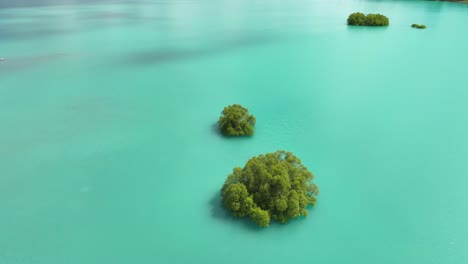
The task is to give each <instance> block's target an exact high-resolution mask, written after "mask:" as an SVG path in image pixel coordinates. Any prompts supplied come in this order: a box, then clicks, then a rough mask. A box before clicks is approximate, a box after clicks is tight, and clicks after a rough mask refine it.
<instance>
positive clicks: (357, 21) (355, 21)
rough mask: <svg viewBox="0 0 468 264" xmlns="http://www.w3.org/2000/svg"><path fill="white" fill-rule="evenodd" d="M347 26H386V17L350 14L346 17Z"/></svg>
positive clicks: (358, 13)
mask: <svg viewBox="0 0 468 264" xmlns="http://www.w3.org/2000/svg"><path fill="white" fill-rule="evenodd" d="M348 25H350V26H388V25H389V20H388V17H386V16H384V15H381V14H367V15H364V14H363V13H360V12H357V13H352V14H351V15H349V17H348Z"/></svg>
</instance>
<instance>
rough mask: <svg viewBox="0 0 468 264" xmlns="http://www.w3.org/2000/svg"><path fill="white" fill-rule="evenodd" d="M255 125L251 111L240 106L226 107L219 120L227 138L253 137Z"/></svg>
mask: <svg viewBox="0 0 468 264" xmlns="http://www.w3.org/2000/svg"><path fill="white" fill-rule="evenodd" d="M255 123H256V120H255V117H254V116H253V115H251V114H249V110H247V108H244V107H243V106H241V105H238V104H233V105H230V106H226V107H225V108H224V110H223V111H222V112H221V117H220V118H219V120H218V124H219V126H220V128H221V132H222V133H223V134H224V135H226V136H252V135H253V134H254V128H253V127H254V126H255Z"/></svg>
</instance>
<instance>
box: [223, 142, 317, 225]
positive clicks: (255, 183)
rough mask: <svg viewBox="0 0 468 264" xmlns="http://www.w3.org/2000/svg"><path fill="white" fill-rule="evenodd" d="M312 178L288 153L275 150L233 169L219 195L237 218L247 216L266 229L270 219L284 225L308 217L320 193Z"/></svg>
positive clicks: (297, 159) (294, 157)
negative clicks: (295, 219) (311, 206)
mask: <svg viewBox="0 0 468 264" xmlns="http://www.w3.org/2000/svg"><path fill="white" fill-rule="evenodd" d="M313 179H314V175H313V174H312V173H311V172H310V171H309V170H307V168H306V167H305V166H304V165H302V163H301V160H300V159H299V158H297V157H296V156H294V154H292V153H291V152H285V151H276V152H274V153H268V154H265V155H260V156H257V157H253V158H251V159H250V160H249V161H247V163H246V164H245V167H244V168H239V167H237V168H234V170H233V173H232V174H230V175H229V176H228V178H227V179H226V181H225V183H224V186H223V188H222V189H221V196H222V201H223V204H224V206H225V207H226V208H227V209H228V210H230V211H231V212H232V214H233V215H235V216H237V217H245V216H248V217H249V218H250V219H251V220H252V221H253V222H255V223H256V224H258V225H259V226H262V227H265V226H268V225H269V223H270V218H273V219H275V220H277V221H279V222H281V223H286V222H288V221H289V220H290V219H292V218H296V217H299V216H307V215H308V211H307V210H306V207H307V206H308V205H315V203H316V201H317V198H316V196H317V195H318V193H319V190H318V187H317V185H315V184H314V183H313V182H312V180H313Z"/></svg>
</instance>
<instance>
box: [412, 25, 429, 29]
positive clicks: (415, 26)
mask: <svg viewBox="0 0 468 264" xmlns="http://www.w3.org/2000/svg"><path fill="white" fill-rule="evenodd" d="M411 27H414V28H419V29H425V28H426V25H422V24H413V25H411Z"/></svg>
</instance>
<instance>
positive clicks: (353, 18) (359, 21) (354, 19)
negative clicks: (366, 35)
mask: <svg viewBox="0 0 468 264" xmlns="http://www.w3.org/2000/svg"><path fill="white" fill-rule="evenodd" d="M365 24H366V15H365V14H363V13H360V12H357V13H352V14H351V15H349V17H348V25H351V26H363V25H365Z"/></svg>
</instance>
